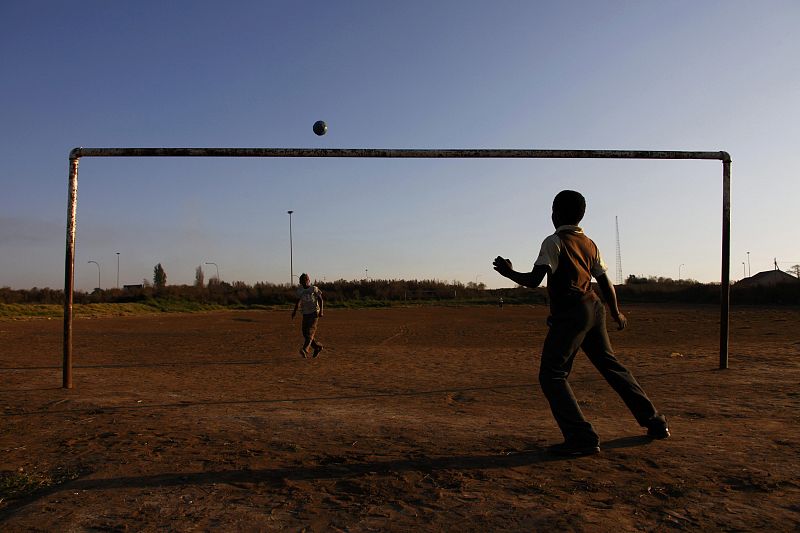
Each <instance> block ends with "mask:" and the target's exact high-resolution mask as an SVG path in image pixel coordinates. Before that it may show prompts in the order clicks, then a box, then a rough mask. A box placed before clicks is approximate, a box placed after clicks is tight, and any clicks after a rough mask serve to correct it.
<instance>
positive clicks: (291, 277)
mask: <svg viewBox="0 0 800 533" xmlns="http://www.w3.org/2000/svg"><path fill="white" fill-rule="evenodd" d="M287 213H289V287H291V286H292V283H294V259H293V257H292V255H293V254H294V251H293V248H292V213H294V211H287Z"/></svg>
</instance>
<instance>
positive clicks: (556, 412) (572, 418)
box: [539, 304, 599, 446]
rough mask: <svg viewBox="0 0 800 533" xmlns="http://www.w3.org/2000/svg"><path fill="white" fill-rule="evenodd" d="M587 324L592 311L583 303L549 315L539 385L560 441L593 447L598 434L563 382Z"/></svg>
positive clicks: (597, 439) (567, 385) (565, 381)
mask: <svg viewBox="0 0 800 533" xmlns="http://www.w3.org/2000/svg"><path fill="white" fill-rule="evenodd" d="M591 323H592V314H591V313H590V309H589V307H588V306H587V305H584V304H579V305H577V306H575V307H574V308H573V309H571V310H569V311H568V312H565V313H560V314H559V315H557V316H553V317H551V319H550V330H549V331H548V333H547V337H546V338H545V341H544V347H543V348H542V360H541V364H540V366H539V384H540V385H541V387H542V392H543V393H544V395H545V398H547V401H548V402H549V403H550V410H551V411H552V412H553V417H555V419H556V423H557V424H558V427H559V428H560V429H561V433H562V434H563V435H564V440H565V441H566V442H568V443H580V444H586V445H590V446H595V445H597V442H598V441H599V437H598V436H597V433H595V431H594V428H593V427H592V425H591V424H590V423H589V422H588V421H587V420H586V418H584V416H583V413H582V412H581V408H580V407H579V406H578V401H577V400H576V399H575V395H574V394H573V393H572V388H571V387H570V385H569V382H568V381H567V378H568V377H569V374H570V372H571V371H572V363H573V362H574V360H575V355H576V354H577V352H578V349H579V347H580V346H581V344H582V342H583V339H584V337H585V335H586V332H587V330H588V329H589V328H590V327H591Z"/></svg>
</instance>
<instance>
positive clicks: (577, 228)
mask: <svg viewBox="0 0 800 533" xmlns="http://www.w3.org/2000/svg"><path fill="white" fill-rule="evenodd" d="M560 231H569V232H570V233H577V234H578V235H581V234H583V228H581V227H580V226H574V225H572V224H564V225H563V226H559V227H557V228H556V233H558V232H560Z"/></svg>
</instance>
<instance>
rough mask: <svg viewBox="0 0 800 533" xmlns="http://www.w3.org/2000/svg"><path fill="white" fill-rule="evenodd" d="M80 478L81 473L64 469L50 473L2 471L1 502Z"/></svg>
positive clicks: (60, 468) (0, 483)
mask: <svg viewBox="0 0 800 533" xmlns="http://www.w3.org/2000/svg"><path fill="white" fill-rule="evenodd" d="M78 476H80V472H79V471H77V470H74V469H71V468H62V467H59V468H56V469H55V470H52V471H49V472H39V471H32V472H27V471H25V470H23V469H19V470H16V471H12V470H4V471H0V502H2V501H3V500H10V499H14V498H24V497H26V496H30V495H31V494H33V493H35V492H37V491H39V490H41V489H45V488H48V487H53V486H56V485H61V484H62V483H66V482H67V481H72V480H73V479H77V478H78Z"/></svg>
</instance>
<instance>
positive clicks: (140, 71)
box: [0, 0, 800, 289]
mask: <svg viewBox="0 0 800 533" xmlns="http://www.w3.org/2000/svg"><path fill="white" fill-rule="evenodd" d="M0 18H1V19H2V20H3V21H4V31H3V32H2V33H0V68H2V72H3V75H2V78H1V81H0V155H2V161H3V172H2V174H0V180H1V184H2V190H3V193H2V194H0V286H9V287H12V288H29V287H33V286H38V287H44V286H50V287H54V288H59V287H63V276H64V274H63V273H64V240H65V239H64V235H65V224H66V201H67V198H66V193H67V156H68V153H69V151H70V150H71V149H72V148H74V147H76V146H86V147H129V146H130V147H135V146H175V147H179V146H221V147H311V148H313V147H326V148H371V147H375V148H565V149H646V150H714V151H715V150H726V151H728V152H730V153H731V155H732V157H733V166H732V177H733V182H732V183H733V185H732V200H733V207H732V259H731V272H732V277H733V278H734V279H738V278H740V277H742V275H743V265H742V262H747V260H748V257H747V252H750V255H749V260H750V269H751V271H752V273H756V272H758V271H762V270H767V269H771V268H772V264H773V259H774V258H777V260H778V261H779V265H780V266H781V267H782V268H784V269H788V268H789V267H790V266H791V265H792V264H795V263H800V246H798V242H800V241H799V240H798V238H797V236H796V235H797V230H796V226H797V214H796V213H797V205H796V204H797V199H798V198H800V180H798V179H797V178H798V176H800V172H798V171H799V170H800V162H798V158H797V157H796V152H797V150H798V146H800V126H799V125H800V106H798V101H800V98H799V97H800V38H798V37H797V28H798V23H800V3H798V2H796V1H785V2H781V1H766V2H739V1H702V2H694V1H692V2H689V1H676V2H530V1H503V2H490V1H485V2H483V1H481V2H477V1H473V2H465V1H458V2H456V1H442V2H422V1H419V2H418V1H409V0H407V1H404V2H393V3H389V2H368V1H360V2H357V1H352V2H336V3H334V2H322V1H320V2H277V1H276V2H267V1H262V2H256V1H243V2H224V3H223V2H207V1H175V2H150V1H138V2H107V1H94V2H85V1H76V2H69V3H65V2H60V1H58V2H47V1H39V2H28V1H16V0H6V1H4V2H3V3H2V4H0ZM319 119H322V120H325V121H327V123H328V126H329V132H328V134H327V135H326V136H324V137H317V136H315V135H314V134H313V133H312V131H311V126H312V124H313V123H314V121H315V120H319ZM564 188H573V189H577V190H580V191H582V192H583V193H584V194H585V196H586V198H587V202H588V210H587V216H586V218H585V219H584V223H583V225H584V227H585V229H586V231H587V233H588V234H589V235H590V236H591V237H592V238H593V239H594V240H595V241H596V242H597V243H598V245H599V246H600V248H601V250H602V251H603V253H604V256H605V258H606V262H607V263H608V265H609V267H610V271H611V274H612V279H613V278H614V277H615V276H614V274H615V266H616V261H615V247H616V239H615V217H618V219H619V232H620V246H621V252H622V270H623V273H624V275H625V276H627V275H628V274H636V275H656V276H667V277H672V278H676V277H678V274H679V273H680V274H681V275H682V277H689V278H693V279H698V280H701V281H718V280H719V277H720V274H719V272H720V248H721V245H720V234H721V164H720V163H719V162H716V161H714V162H712V161H689V162H682V161H607V160H603V161H595V160H530V161H523V160H509V161H505V160H389V159H387V160H361V159H281V160H270V159H225V160H223V159H163V158H159V159H94V158H84V159H82V160H81V163H80V179H79V196H78V226H77V249H76V273H75V280H76V287H77V288H79V289H91V288H92V287H94V286H95V285H96V284H97V268H96V267H95V265H94V264H88V261H97V262H98V263H99V264H100V266H101V268H100V271H101V285H102V286H103V287H113V286H115V284H116V275H117V255H116V253H117V252H119V254H120V255H119V258H120V284H128V283H141V281H142V279H143V278H148V279H152V273H153V266H154V265H155V264H156V263H161V264H162V265H163V266H164V268H165V270H166V272H167V276H168V281H169V282H170V283H192V281H193V279H194V272H195V267H197V266H198V265H203V267H204V268H205V270H206V275H207V277H208V276H210V275H213V274H215V273H216V270H215V269H214V267H213V266H210V265H205V264H204V263H206V262H214V263H217V265H218V266H219V270H220V275H221V277H222V279H223V280H225V281H236V280H240V281H245V282H247V283H254V282H257V281H269V282H274V283H288V281H289V220H288V215H287V213H286V211H287V210H289V209H292V210H294V214H293V215H292V228H293V244H294V246H293V252H294V253H293V256H294V271H295V272H296V273H299V272H301V271H308V272H309V273H310V274H311V275H312V277H313V278H316V279H320V280H322V279H326V280H333V279H338V278H344V279H357V278H361V277H363V276H364V275H365V270H366V269H368V275H369V276H370V277H374V278H406V279H413V278H419V279H422V278H436V279H440V280H458V281H462V282H465V283H466V282H469V281H478V282H483V283H486V284H487V285H488V286H489V287H500V286H510V283H509V282H507V281H506V280H504V279H503V278H501V277H500V276H498V275H497V274H496V273H494V272H493V270H492V268H491V261H492V259H493V258H494V257H495V256H496V255H498V254H501V255H503V256H505V257H509V258H510V259H511V260H512V261H513V262H514V264H515V266H516V267H517V268H518V269H520V270H527V269H530V268H531V266H532V264H533V261H534V259H535V257H536V255H537V252H538V249H539V245H540V243H541V241H542V239H543V238H544V237H545V236H546V235H547V234H549V233H551V232H552V230H553V228H552V226H551V224H550V220H549V215H550V213H549V208H550V204H551V201H552V197H553V195H554V194H555V193H557V192H558V191H559V190H561V189H564ZM745 267H746V265H745Z"/></svg>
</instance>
